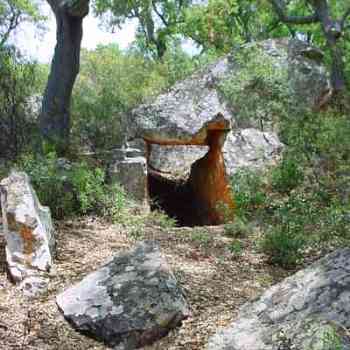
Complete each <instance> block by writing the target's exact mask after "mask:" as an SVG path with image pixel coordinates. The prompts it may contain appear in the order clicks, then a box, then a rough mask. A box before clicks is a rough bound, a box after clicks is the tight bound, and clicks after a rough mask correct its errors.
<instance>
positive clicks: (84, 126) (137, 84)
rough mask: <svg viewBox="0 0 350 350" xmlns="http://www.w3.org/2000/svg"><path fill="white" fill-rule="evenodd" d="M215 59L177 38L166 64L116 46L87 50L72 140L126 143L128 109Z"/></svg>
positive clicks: (93, 146) (92, 144)
mask: <svg viewBox="0 0 350 350" xmlns="http://www.w3.org/2000/svg"><path fill="white" fill-rule="evenodd" d="M209 60H211V57H210V56H208V55H206V56H203V57H201V58H200V59H197V60H196V59H191V57H190V56H189V55H188V54H186V53H185V52H184V51H183V50H182V49H181V47H180V46H179V45H178V44H177V43H176V42H175V43H173V44H172V45H171V46H170V47H169V49H168V51H167V53H166V54H165V55H164V57H163V60H162V61H161V62H157V61H153V60H150V59H147V58H145V57H144V56H142V55H141V54H140V53H139V52H138V51H137V50H134V49H133V48H132V49H130V50H129V51H126V52H123V51H121V50H120V49H119V48H118V47H117V46H116V45H108V46H100V47H98V48H97V49H96V50H94V51H86V50H83V52H82V64H81V71H80V75H79V78H78V80H77V83H76V85H75V89H74V92H73V106H72V139H73V141H74V144H75V146H77V147H81V146H82V145H84V146H85V147H86V148H87V149H88V150H89V151H96V150H101V149H109V148H111V147H113V146H114V147H115V146H116V145H120V144H121V143H122V142H123V141H124V140H123V135H124V134H125V130H123V126H124V127H125V126H126V125H127V115H128V112H129V111H130V110H131V109H132V108H133V107H135V106H136V105H138V104H140V103H141V102H142V101H144V100H145V99H147V98H151V97H152V96H155V95H157V94H159V93H160V92H161V91H162V90H164V89H166V88H168V87H169V86H170V85H172V84H174V83H175V82H176V81H177V80H180V79H182V78H184V77H186V76H187V75H188V74H189V73H190V72H192V71H193V70H194V69H196V68H198V67H199V66H200V65H202V64H203V62H204V61H209Z"/></svg>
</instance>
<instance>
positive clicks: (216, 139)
mask: <svg viewBox="0 0 350 350" xmlns="http://www.w3.org/2000/svg"><path fill="white" fill-rule="evenodd" d="M229 130H230V127H229V125H228V122H227V120H222V119H221V120H217V121H214V122H211V123H209V124H208V125H207V126H206V128H205V129H202V130H201V131H200V132H198V133H197V134H196V135H195V136H194V137H193V138H192V139H191V140H189V141H188V142H185V141H177V140H175V141H166V140H162V141H159V140H150V139H147V138H144V140H145V142H146V144H147V153H146V157H147V164H148V160H149V156H150V153H151V144H158V145H163V146H186V145H187V146H190V145H194V146H209V151H208V153H207V154H206V155H205V156H204V157H203V158H201V159H199V160H197V161H196V162H195V163H194V164H193V165H192V168H191V175H190V179H189V181H190V185H191V187H192V188H193V191H194V194H195V197H196V198H195V200H196V202H197V203H198V204H199V206H200V208H199V209H200V211H202V215H203V220H204V223H205V224H209V225H218V224H222V223H224V222H225V220H226V219H227V214H229V215H231V213H233V211H234V209H235V207H236V206H235V203H234V199H233V195H232V191H231V188H230V185H229V181H228V178H227V174H226V167H225V160H224V156H223V154H222V147H223V141H224V138H225V134H226V132H227V131H229ZM230 218H231V217H230Z"/></svg>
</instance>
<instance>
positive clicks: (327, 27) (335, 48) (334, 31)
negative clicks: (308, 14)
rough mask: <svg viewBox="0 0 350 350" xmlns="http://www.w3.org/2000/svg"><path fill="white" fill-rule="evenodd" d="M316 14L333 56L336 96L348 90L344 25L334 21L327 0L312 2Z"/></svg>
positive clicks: (333, 84)
mask: <svg viewBox="0 0 350 350" xmlns="http://www.w3.org/2000/svg"><path fill="white" fill-rule="evenodd" d="M312 1H313V5H314V7H315V12H316V14H317V17H318V19H319V21H320V23H321V26H322V30H323V33H324V36H325V38H326V42H327V47H328V49H329V51H330V55H331V64H332V66H331V83H332V88H333V91H334V93H335V94H337V93H339V92H343V91H344V90H345V89H346V78H345V66H344V52H343V50H342V48H341V46H340V45H341V41H342V39H343V29H344V28H343V25H342V23H341V21H339V20H336V19H333V18H332V16H331V13H330V12H331V10H330V7H329V4H328V2H327V1H326V0H312Z"/></svg>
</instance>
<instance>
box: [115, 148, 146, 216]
mask: <svg viewBox="0 0 350 350" xmlns="http://www.w3.org/2000/svg"><path fill="white" fill-rule="evenodd" d="M108 176H109V179H110V182H111V183H112V184H113V183H119V184H122V185H123V187H124V189H125V190H126V192H127V193H128V195H130V197H132V198H133V199H135V200H136V201H137V202H139V203H140V204H141V205H142V207H143V208H144V210H146V211H147V210H149V198H148V190H147V164H146V158H145V157H143V156H142V153H141V152H140V150H138V149H136V148H121V149H117V150H115V151H114V152H113V159H112V161H111V162H110V164H109V168H108Z"/></svg>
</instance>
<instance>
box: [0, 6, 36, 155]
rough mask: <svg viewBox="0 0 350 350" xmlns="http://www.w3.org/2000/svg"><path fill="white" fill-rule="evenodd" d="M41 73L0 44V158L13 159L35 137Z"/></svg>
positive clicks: (14, 51) (16, 53)
mask: <svg viewBox="0 0 350 350" xmlns="http://www.w3.org/2000/svg"><path fill="white" fill-rule="evenodd" d="M0 12H1V11H0ZM42 75H43V74H41V72H40V71H39V66H38V65H37V64H35V63H32V62H29V61H26V60H25V59H24V58H23V57H21V56H20V54H19V53H18V52H17V51H16V50H15V49H10V48H0V86H1V88H0V158H5V159H9V160H14V159H15V158H16V157H17V156H18V155H19V154H20V153H21V152H23V151H24V150H26V149H28V148H29V147H28V146H29V145H30V144H32V143H33V140H35V139H36V137H35V136H37V121H36V119H37V112H38V103H39V99H38V98H36V96H37V94H38V91H39V87H38V85H39V80H40V77H41V76H42Z"/></svg>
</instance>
